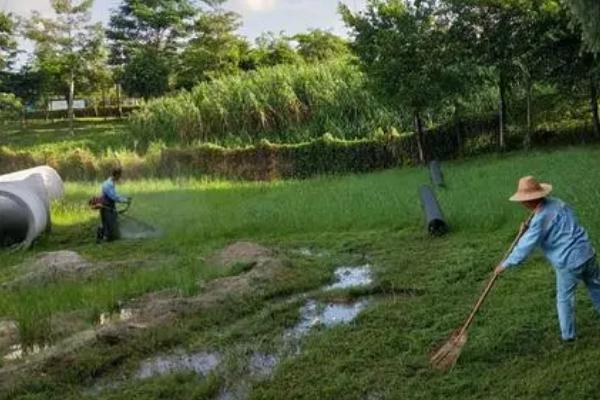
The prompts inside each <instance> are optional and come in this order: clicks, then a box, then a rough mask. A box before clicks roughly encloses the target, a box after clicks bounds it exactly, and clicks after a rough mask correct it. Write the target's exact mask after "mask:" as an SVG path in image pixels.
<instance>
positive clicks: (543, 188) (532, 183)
mask: <svg viewBox="0 0 600 400" xmlns="http://www.w3.org/2000/svg"><path fill="white" fill-rule="evenodd" d="M551 191H552V185H550V184H548V183H539V182H538V181H537V179H535V178H534V177H533V176H526V177H524V178H521V179H519V188H518V189H517V192H516V193H515V194H513V195H512V197H511V198H510V201H530V200H537V199H542V198H544V197H546V196H548V195H549V194H550V192H551Z"/></svg>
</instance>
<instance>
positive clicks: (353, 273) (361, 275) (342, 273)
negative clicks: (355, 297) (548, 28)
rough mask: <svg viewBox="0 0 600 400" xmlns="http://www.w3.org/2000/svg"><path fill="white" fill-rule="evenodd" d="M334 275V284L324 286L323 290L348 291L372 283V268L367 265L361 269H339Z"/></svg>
mask: <svg viewBox="0 0 600 400" xmlns="http://www.w3.org/2000/svg"><path fill="white" fill-rule="evenodd" d="M334 273H335V279H336V281H335V283H333V284H331V285H329V286H326V287H325V290H335V289H349V288H354V287H360V286H368V285H370V284H372V283H373V272H372V267H371V266H370V265H369V264H367V265H363V266H361V267H340V268H338V269H336V270H335V272H334Z"/></svg>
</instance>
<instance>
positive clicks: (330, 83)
mask: <svg viewBox="0 0 600 400" xmlns="http://www.w3.org/2000/svg"><path fill="white" fill-rule="evenodd" d="M131 123H132V127H133V131H134V133H135V134H136V136H137V137H139V138H142V139H144V140H145V141H147V142H151V141H155V140H158V139H162V140H165V141H167V142H175V141H177V142H184V143H189V142H192V141H211V142H219V143H234V144H242V143H249V142H253V141H256V140H257V139H268V140H270V141H274V142H295V141H302V140H308V139H311V138H315V137H320V136H321V135H323V134H324V133H326V132H328V133H331V134H333V135H335V136H337V137H342V138H354V137H364V136H365V135H367V134H369V133H370V132H373V131H375V130H376V129H377V128H383V129H385V128H387V127H390V126H394V125H395V126H399V124H400V118H399V115H398V113H397V112H393V111H392V110H390V109H389V108H387V107H386V106H385V105H383V104H382V103H381V102H380V101H378V100H377V99H376V98H375V97H373V95H372V94H371V93H370V92H369V91H368V90H367V89H366V88H365V77H364V75H363V73H362V72H360V70H359V69H358V67H356V66H353V65H350V64H348V63H345V62H333V63H329V64H320V65H302V66H296V65H282V66H276V67H272V68H264V69H260V70H258V71H253V72H248V73H243V74H238V75H233V76H227V77H223V78H220V79H217V80H214V81H212V82H208V83H202V84H200V85H198V86H196V87H195V88H194V89H193V90H192V91H191V92H182V93H180V94H178V95H176V96H173V97H165V98H161V99H157V100H153V101H150V102H149V103H147V104H145V105H144V106H143V107H142V108H141V110H140V111H138V112H137V113H135V114H134V115H133V117H132V118H131Z"/></svg>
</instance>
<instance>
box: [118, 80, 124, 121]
mask: <svg viewBox="0 0 600 400" xmlns="http://www.w3.org/2000/svg"><path fill="white" fill-rule="evenodd" d="M117 110H118V111H119V118H123V107H122V106H121V84H120V83H117Z"/></svg>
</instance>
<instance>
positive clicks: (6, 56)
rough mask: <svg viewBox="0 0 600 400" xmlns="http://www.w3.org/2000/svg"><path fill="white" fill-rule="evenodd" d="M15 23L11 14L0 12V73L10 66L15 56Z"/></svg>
mask: <svg viewBox="0 0 600 400" xmlns="http://www.w3.org/2000/svg"><path fill="white" fill-rule="evenodd" d="M14 36H15V21H13V17H12V15H11V14H7V13H5V12H4V11H0V71H2V70H3V69H4V68H6V67H7V66H9V65H10V62H11V60H12V58H13V57H14V56H15V49H16V47H17V42H16V41H15V38H14Z"/></svg>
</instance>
